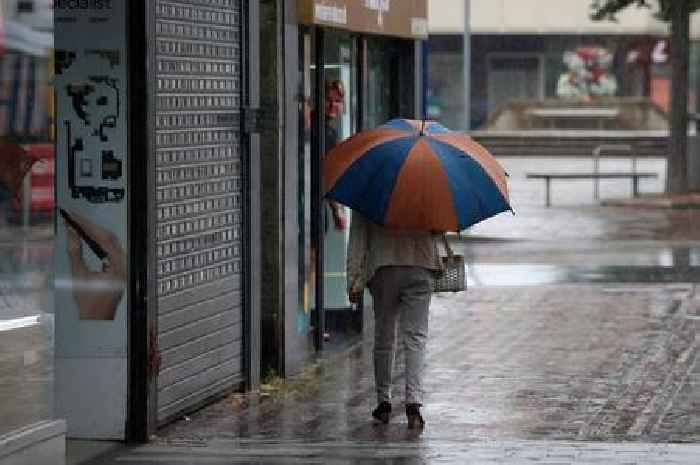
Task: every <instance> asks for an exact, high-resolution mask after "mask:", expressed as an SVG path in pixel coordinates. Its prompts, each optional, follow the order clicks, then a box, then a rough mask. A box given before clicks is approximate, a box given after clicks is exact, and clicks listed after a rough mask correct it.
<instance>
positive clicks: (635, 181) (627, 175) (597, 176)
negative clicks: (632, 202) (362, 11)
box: [527, 172, 658, 207]
mask: <svg viewBox="0 0 700 465" xmlns="http://www.w3.org/2000/svg"><path fill="white" fill-rule="evenodd" d="M656 177H658V174H657V173H640V172H613V173H597V172H590V173H527V178H528V179H544V180H545V185H546V188H547V194H546V206H547V207H549V206H551V204H552V202H551V198H550V186H551V181H552V179H593V180H594V181H595V182H596V184H595V186H596V187H597V186H598V184H597V182H598V181H599V180H601V179H631V180H632V195H633V196H634V197H637V195H639V180H640V179H641V178H656ZM597 193H598V191H597V189H596V191H595V192H594V197H595V198H598V196H597Z"/></svg>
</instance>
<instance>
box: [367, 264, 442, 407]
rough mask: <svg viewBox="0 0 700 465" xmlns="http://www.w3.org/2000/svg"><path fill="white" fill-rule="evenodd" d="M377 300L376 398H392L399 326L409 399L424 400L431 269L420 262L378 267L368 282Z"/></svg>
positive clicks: (419, 401) (411, 401)
mask: <svg viewBox="0 0 700 465" xmlns="http://www.w3.org/2000/svg"><path fill="white" fill-rule="evenodd" d="M369 290H370V292H371V294H372V299H373V300H374V321H375V325H374V381H375V384H376V388H377V401H378V402H383V401H391V381H392V369H393V366H394V358H395V356H396V339H397V334H396V332H397V331H396V330H397V328H398V329H399V330H400V334H401V341H402V343H403V349H404V354H405V357H406V372H405V375H406V403H422V402H423V373H424V371H425V347H426V343H427V339H428V307H429V306H430V295H431V290H430V271H428V270H427V269H425V268H421V267H417V266H385V267H381V268H379V269H378V270H377V271H376V272H375V273H374V276H373V277H372V279H371V280H370V282H369Z"/></svg>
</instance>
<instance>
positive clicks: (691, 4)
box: [591, 0, 700, 21]
mask: <svg viewBox="0 0 700 465" xmlns="http://www.w3.org/2000/svg"><path fill="white" fill-rule="evenodd" d="M591 1H592V3H591V10H592V13H591V18H592V19H593V20H594V21H606V20H607V21H615V20H616V14H617V13H618V12H619V11H620V10H623V9H625V8H627V7H629V6H631V5H635V6H636V7H637V8H651V6H652V3H656V4H657V5H658V8H657V10H656V17H658V18H659V19H661V20H663V21H670V20H671V17H672V16H673V9H674V8H687V9H688V10H687V11H688V13H691V12H693V11H695V10H697V9H698V8H700V0H656V2H652V1H651V0H591Z"/></svg>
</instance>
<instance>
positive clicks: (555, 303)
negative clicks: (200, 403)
mask: <svg viewBox="0 0 700 465" xmlns="http://www.w3.org/2000/svg"><path fill="white" fill-rule="evenodd" d="M516 168H517V167H516ZM510 171H511V176H512V177H513V178H515V179H514V181H513V184H514V190H515V191H516V192H518V193H519V197H518V199H519V200H520V201H521V205H520V208H519V209H518V214H517V215H516V216H515V217H512V216H509V215H502V216H500V217H498V218H495V219H493V220H490V221H487V222H485V223H483V224H482V225H479V226H477V227H475V228H473V229H472V230H471V231H469V233H468V234H467V235H466V236H465V237H463V238H461V239H460V238H453V240H454V242H455V248H456V250H459V251H460V252H462V253H464V254H465V255H466V256H467V257H468V261H469V267H468V277H469V286H470V289H469V290H468V291H467V292H465V293H459V294H441V295H436V296H435V297H434V298H433V301H432V305H431V319H430V342H429V355H428V373H427V385H426V388H427V397H426V399H425V407H424V416H425V417H426V421H427V426H426V428H425V430H424V431H423V432H422V433H416V432H413V431H410V430H408V429H407V428H406V420H405V417H404V415H403V413H402V412H403V406H402V404H401V400H402V394H403V388H402V386H403V379H402V377H401V375H400V373H401V371H402V370H401V357H398V359H397V376H396V379H395V381H394V386H395V387H394V389H395V391H394V395H395V398H394V402H393V404H394V415H393V416H392V419H391V422H390V423H389V424H388V425H382V426H376V425H373V424H372V422H371V421H370V416H369V412H370V410H371V409H372V408H373V407H374V402H375V399H374V397H375V396H374V390H373V385H372V383H373V380H372V368H371V347H372V341H371V339H370V338H365V339H364V340H363V341H360V342H358V343H357V344H356V345H354V346H353V347H352V348H350V349H349V350H347V351H345V352H341V353H334V354H330V355H327V356H326V357H325V358H322V359H320V360H319V361H317V362H315V363H312V364H310V366H309V368H308V370H306V371H305V372H304V373H302V374H301V375H300V376H299V377H297V378H296V379H295V380H291V381H290V382H287V383H284V382H279V381H278V382H275V383H271V384H269V385H266V386H264V389H263V390H262V391H261V392H259V393H253V394H246V395H242V394H237V395H231V396H229V397H228V398H226V399H224V400H222V401H220V402H218V403H216V404H214V405H211V406H209V407H207V408H204V409H202V410H200V411H198V412H196V413H194V414H192V415H191V416H190V417H188V418H185V419H182V420H181V421H179V422H176V423H174V424H172V425H169V426H168V427H166V428H164V429H163V430H161V431H160V432H159V433H158V436H157V437H155V438H153V439H154V440H153V441H152V443H151V444H149V445H146V446H140V447H134V448H128V449H125V450H122V451H119V452H118V453H117V454H116V455H112V456H110V457H102V458H100V459H98V461H95V462H93V463H94V464H98V463H99V464H103V465H116V464H129V465H146V464H155V463H173V464H179V463H183V464H184V463H186V464H219V463H222V464H223V463H227V464H228V463H231V464H233V463H235V464H243V463H246V464H248V463H250V464H270V465H275V464H292V463H294V464H298V463H305V464H306V463H310V464H316V463H318V464H372V465H374V464H377V465H378V464H411V465H412V464H432V463H456V464H467V463H474V464H477V463H479V464H481V463H484V464H580V465H583V464H612V465H622V464H627V465H629V464H652V463H653V464H662V463H663V464H686V465H690V464H693V465H697V464H698V463H700V445H699V444H700V413H699V412H700V389H698V385H699V383H700V363H698V353H699V348H700V345H699V343H698V339H697V334H698V325H700V285H699V284H698V283H700V280H698V276H699V275H698V273H699V272H700V269H699V268H700V252H699V250H700V210H678V211H676V210H647V209H635V208H612V207H604V208H601V207H596V206H593V205H588V204H582V205H574V206H557V207H555V208H551V209H545V208H543V207H542V206H541V205H538V204H537V202H538V201H539V200H540V199H539V198H538V197H537V195H534V194H533V192H534V189H536V187H535V186H534V185H529V184H527V185H526V184H525V183H524V182H519V181H517V179H519V177H518V172H517V170H515V171H514V170H513V166H511V167H510ZM514 173H515V174H514ZM528 189H530V190H528ZM579 197H583V196H579ZM571 198H577V197H575V196H573V197H571Z"/></svg>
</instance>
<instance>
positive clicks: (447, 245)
mask: <svg viewBox="0 0 700 465" xmlns="http://www.w3.org/2000/svg"><path fill="white" fill-rule="evenodd" d="M442 244H443V245H444V246H445V252H447V258H448V259H449V260H450V261H452V257H454V255H455V254H454V252H453V251H452V247H450V243H449V242H447V234H445V233H443V234H442Z"/></svg>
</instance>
